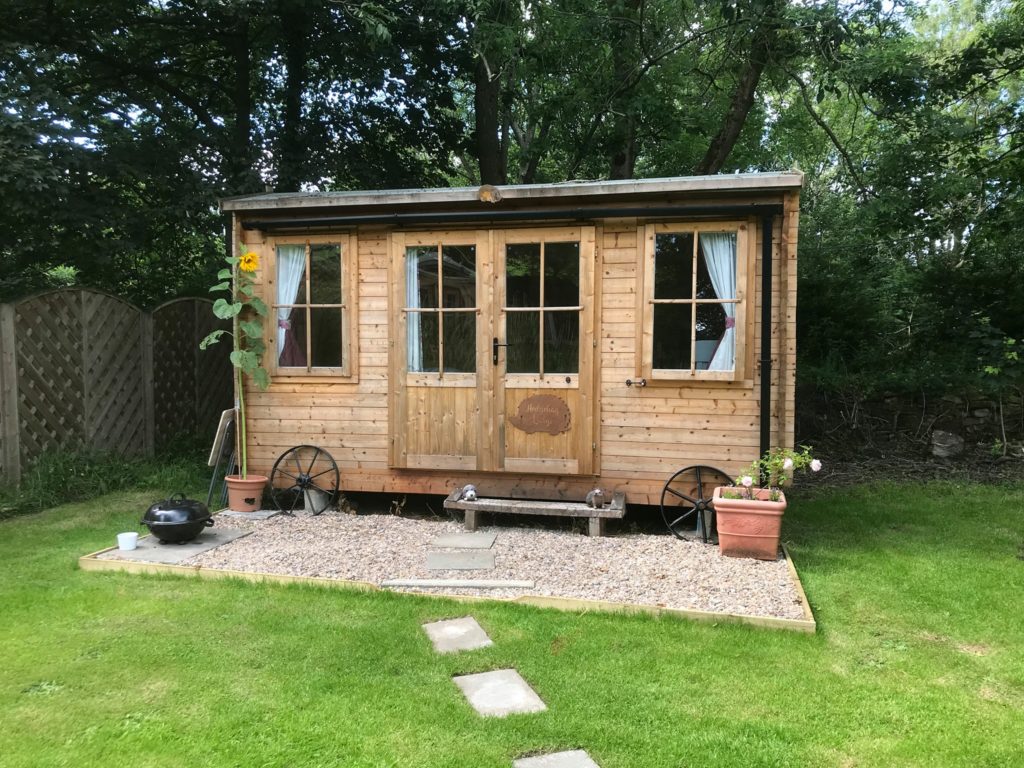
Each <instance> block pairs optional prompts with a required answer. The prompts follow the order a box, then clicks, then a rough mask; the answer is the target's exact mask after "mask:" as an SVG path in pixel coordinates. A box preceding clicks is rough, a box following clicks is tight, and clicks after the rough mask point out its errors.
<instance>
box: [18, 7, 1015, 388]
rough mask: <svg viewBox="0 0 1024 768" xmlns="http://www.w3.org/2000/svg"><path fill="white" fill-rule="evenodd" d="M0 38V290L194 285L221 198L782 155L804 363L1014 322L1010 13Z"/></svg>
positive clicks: (990, 365) (807, 371) (880, 354)
mask: <svg viewBox="0 0 1024 768" xmlns="http://www.w3.org/2000/svg"><path fill="white" fill-rule="evenodd" d="M0 50H2V55H0V228H2V230H3V231H4V232H5V233H6V237H5V238H4V240H3V242H2V243H0V264H2V272H0V298H11V297H14V296H17V295H21V294H24V293H27V292H30V291H32V290H36V289H39V288H43V287H47V286H50V285H55V284H60V283H61V282H66V281H70V280H75V281H79V282H82V283H86V284H90V285H95V286H98V287H103V288H107V289H109V290H112V291H115V292H117V293H120V294H122V295H125V296H127V297H128V298H131V299H133V300H135V301H137V302H140V303H143V304H152V303H155V302H158V301H160V300H162V299H165V298H170V297H173V296H175V295H181V294H186V293H196V292H205V286H206V285H208V284H209V282H210V281H209V278H210V276H211V275H212V274H213V272H215V271H216V267H217V263H218V261H219V257H220V251H221V250H222V249H223V243H222V234H223V222H222V221H221V219H220V216H219V214H218V213H217V208H216V201H217V199H218V198H219V197H222V196H225V195H231V194H239V193H247V192H254V191H263V190H284V191H290V190H298V189H353V188H385V187H408V186H422V185H432V186H444V185H449V184H480V183H493V184H501V183H523V182H544V181H552V182H553V181H564V180H568V179H581V178H587V179H592V178H632V177H650V176H674V175H686V174H693V173H728V172H734V171H745V170H782V169H790V168H799V169H801V170H803V171H804V172H805V173H806V188H805V193H804V198H803V220H802V233H801V244H800V289H801V292H802V293H801V299H800V306H801V310H800V317H799V322H800V326H801V337H800V354H801V376H802V377H804V380H805V381H811V382H814V383H817V384H818V385H820V386H823V387H826V388H829V387H833V388H847V389H855V390H858V391H864V392H870V391H878V390H882V389H886V388H895V389H903V390H916V389H923V390H929V391H931V390H941V389H943V388H946V387H950V386H958V385H964V384H965V383H972V384H974V385H979V386H980V385H986V384H993V382H996V381H999V382H1003V383H1005V379H1006V376H1007V375H1008V372H1010V371H1012V370H1014V366H1013V363H1014V358H1013V355H1012V354H1010V353H1011V352H1012V351H1013V349H1014V344H1015V343H1016V340H1018V339H1022V338H1024V315H1022V313H1021V312H1020V310H1019V308H1020V307H1021V306H1024V258H1022V246H1021V240H1022V238H1021V237H1020V229H1021V228H1020V224H1019V222H1020V221H1021V220H1022V215H1021V214H1022V213H1024V211H1022V210H1021V180H1022V178H1024V160H1022V154H1021V141H1022V130H1024V96H1022V77H1021V70H1022V67H1024V6H1022V4H1021V3H1020V2H1005V1H1000V0H961V2H958V3H945V2H938V1H937V0H935V1H934V2H895V3H891V2H885V3H883V2H880V0H850V1H849V2H843V3H838V2H834V1H828V0H812V1H810V2H807V1H802V2H798V1H796V0H711V1H706V2H698V1H697V0H422V1H421V2H411V1H410V0H398V1H397V2H388V3H383V2H371V1H367V2H363V1H362V0H334V1H333V2H315V1H314V0H105V1H104V2H96V1H95V0H93V1H91V2H90V1H89V0H49V1H48V2H45V3H40V2H37V1H36V0H6V2H4V3H3V4H0ZM1008 355H1009V357H1008ZM993 370H995V371H996V373H993V372H992V371H993ZM1015 381H1017V382H1018V384H1019V379H1017V380H1015ZM1000 386H1002V384H1000Z"/></svg>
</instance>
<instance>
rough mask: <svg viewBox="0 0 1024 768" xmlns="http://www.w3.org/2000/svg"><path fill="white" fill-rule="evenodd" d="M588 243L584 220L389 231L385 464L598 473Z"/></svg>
mask: <svg viewBox="0 0 1024 768" xmlns="http://www.w3.org/2000/svg"><path fill="white" fill-rule="evenodd" d="M594 242H595V241H594V228H593V227H566V228H544V229H510V230H498V231H486V230H476V231H462V232H460V231H447V232H422V233H393V234H392V236H391V243H392V280H391V286H392V287H391V306H392V327H393V328H394V329H395V331H394V336H393V340H392V349H391V357H390V359H391V367H390V372H389V377H390V380H391V382H392V383H393V385H392V395H391V407H390V421H391V425H390V428H391V436H392V449H391V465H392V466H394V467H404V468H410V469H437V470H477V471H492V472H494V471H497V472H501V471H506V472H521V473H542V474H559V475H572V474H593V473H595V472H596V469H597V468H596V467H595V464H594V455H595V448H596V446H595V445H594V442H593V441H594V439H595V438H594V395H593V386H594V374H593V371H594V354H595V349H594V338H595V335H594V320H595V311H594V307H595V302H594ZM474 267H475V273H474V271H473V268H474ZM508 302H511V303H508ZM474 334H475V338H472V337H473V336H474Z"/></svg>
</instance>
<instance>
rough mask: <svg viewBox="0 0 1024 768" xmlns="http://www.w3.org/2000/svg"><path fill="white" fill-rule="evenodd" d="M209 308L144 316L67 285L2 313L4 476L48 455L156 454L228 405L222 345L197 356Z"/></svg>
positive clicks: (192, 303)
mask: <svg viewBox="0 0 1024 768" xmlns="http://www.w3.org/2000/svg"><path fill="white" fill-rule="evenodd" d="M214 322H216V320H215V319H214V318H213V315H212V312H211V311H210V302H209V301H208V300H205V299H178V300H175V301H171V302H168V303H166V304H163V305H161V306H159V307H157V308H156V309H155V310H154V311H153V312H152V313H147V312H143V311H142V310H140V309H139V308H137V307H135V306H133V305H131V304H129V303H127V302H125V301H122V300H121V299H118V298H116V297H113V296H109V295H107V294H105V293H100V292H98V291H92V290H86V289H63V290H57V291H52V292H49V293H44V294H39V295H36V296H31V297H28V298H26V299H22V300H21V301H18V302H15V303H12V304H4V305H0V476H2V477H3V478H4V479H5V480H8V481H11V482H17V480H18V479H19V478H20V476H21V474H22V472H23V471H24V470H25V468H26V467H27V466H28V465H29V464H30V463H31V462H32V461H33V460H34V459H35V458H36V457H38V456H40V455H41V454H43V453H45V452H47V451H53V450H65V451H77V450H90V451H92V450H94V451H112V452H117V453H121V454H125V455H152V454H153V453H154V452H155V451H156V450H159V449H161V448H163V447H170V446H173V445H174V444H175V441H176V440H177V439H179V438H180V437H181V436H182V435H189V436H191V435H196V434H203V435H208V434H211V435H212V432H213V430H214V428H215V427H216V424H217V419H218V417H219V415H220V412H221V410H223V409H224V408H229V407H231V367H230V363H229V362H228V360H227V351H228V350H227V347H226V346H225V347H222V348H221V349H220V350H217V349H212V350H210V351H207V352H201V351H200V350H199V348H198V344H199V340H200V339H201V338H202V337H203V336H204V335H205V334H206V333H208V332H209V330H212V328H213V323H214Z"/></svg>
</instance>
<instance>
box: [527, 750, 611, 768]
mask: <svg viewBox="0 0 1024 768" xmlns="http://www.w3.org/2000/svg"><path fill="white" fill-rule="evenodd" d="M512 768H599V766H598V764H597V763H595V762H594V761H593V760H592V759H591V757H590V755H588V754H587V753H586V752H584V751H583V750H582V749H574V750H571V751H569V752H553V753H551V754H550V755H535V756H533V757H521V758H519V759H518V760H513V761H512Z"/></svg>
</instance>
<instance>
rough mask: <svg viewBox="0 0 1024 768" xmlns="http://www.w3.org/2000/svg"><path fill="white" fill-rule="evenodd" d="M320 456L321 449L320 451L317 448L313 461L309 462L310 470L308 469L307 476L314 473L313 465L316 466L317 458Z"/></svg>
mask: <svg viewBox="0 0 1024 768" xmlns="http://www.w3.org/2000/svg"><path fill="white" fill-rule="evenodd" d="M319 456H320V449H319V448H317V449H316V452H315V453H314V454H313V458H312V460H310V462H309V469H307V470H306V474H307V475H308V474H309V473H310V472H312V471H313V465H314V464H316V460H317V458H318V457H319Z"/></svg>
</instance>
